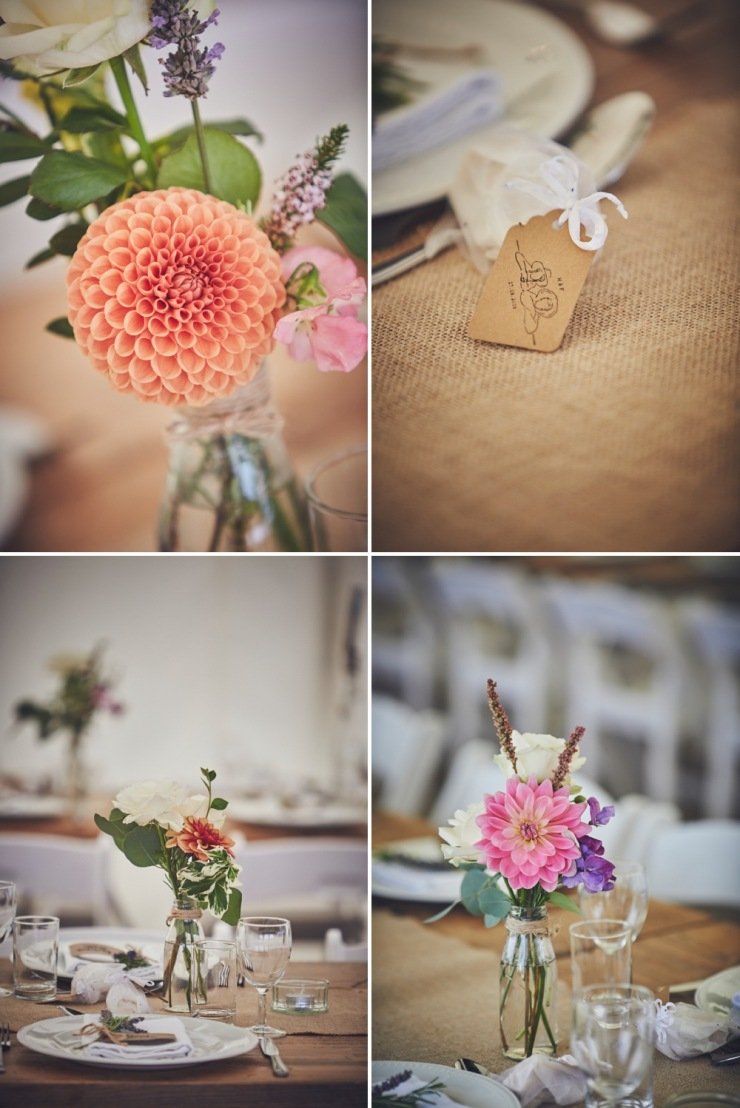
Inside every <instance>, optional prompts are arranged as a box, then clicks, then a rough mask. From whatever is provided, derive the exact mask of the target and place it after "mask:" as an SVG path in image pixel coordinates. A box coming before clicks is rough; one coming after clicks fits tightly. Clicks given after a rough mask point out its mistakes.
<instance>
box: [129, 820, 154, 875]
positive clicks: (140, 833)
mask: <svg viewBox="0 0 740 1108" xmlns="http://www.w3.org/2000/svg"><path fill="white" fill-rule="evenodd" d="M161 845H162V844H161V843H160V841H159V833H158V832H157V830H156V828H154V827H137V826H135V827H134V828H133V830H131V831H129V832H128V833H127V834H126V836H125V838H124V839H123V845H122V847H121V849H122V850H123V853H124V854H125V855H126V857H127V858H128V860H129V862H131V863H132V865H134V866H138V867H139V868H140V869H146V867H147V866H156V865H158V864H159V855H160V852H161Z"/></svg>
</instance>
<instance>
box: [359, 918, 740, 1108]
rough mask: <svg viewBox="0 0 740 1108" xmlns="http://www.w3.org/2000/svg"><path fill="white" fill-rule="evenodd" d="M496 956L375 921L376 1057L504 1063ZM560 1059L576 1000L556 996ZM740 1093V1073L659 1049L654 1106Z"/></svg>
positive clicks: (429, 930) (415, 927)
mask: <svg viewBox="0 0 740 1108" xmlns="http://www.w3.org/2000/svg"><path fill="white" fill-rule="evenodd" d="M498 964H499V960H498V954H496V953H495V952H493V951H492V952H491V953H490V954H489V953H487V952H483V951H481V950H479V949H474V948H472V947H469V946H467V945H465V944H464V943H461V942H459V941H458V940H457V939H453V938H449V937H448V936H445V935H441V934H440V933H439V932H435V931H434V925H433V924H431V925H429V926H425V925H424V924H420V923H419V922H417V921H416V920H410V919H402V918H398V917H395V916H392V915H391V914H390V913H388V912H375V913H374V915H373V1009H372V1011H373V1019H372V1027H373V1031H372V1057H373V1058H375V1059H390V1060H392V1059H398V1060H399V1061H415V1062H416V1061H418V1062H438V1063H440V1064H442V1065H446V1066H453V1065H454V1064H455V1059H456V1058H458V1057H460V1056H464V1057H466V1058H473V1059H475V1060H476V1061H477V1062H481V1063H482V1064H483V1065H485V1066H487V1067H488V1068H489V1069H491V1070H493V1072H494V1073H500V1072H501V1071H502V1070H504V1069H506V1068H508V1067H509V1066H511V1065H512V1064H513V1063H512V1062H510V1061H509V1060H508V1059H506V1058H504V1056H503V1054H502V1052H501V1047H500V1043H499V1033H498ZM558 1022H559V1026H560V1044H561V1049H560V1051H559V1053H560V1054H567V1053H568V1038H569V1022H570V995H569V992H568V990H567V989H566V988H565V987H559V990H558ZM696 1089H701V1090H702V1091H704V1092H706V1091H708V1090H710V1089H711V1090H716V1091H719V1092H732V1091H736V1090H737V1070H734V1071H733V1069H732V1067H727V1066H725V1067H715V1066H712V1064H711V1063H710V1062H709V1060H708V1059H707V1058H696V1059H691V1060H688V1061H683V1062H674V1061H671V1060H670V1059H668V1058H666V1057H664V1056H663V1055H662V1054H660V1053H658V1052H657V1051H656V1055H655V1096H654V1099H655V1105H656V1108H660V1106H661V1105H662V1104H664V1103H665V1101H666V1098H667V1097H668V1096H669V1095H670V1094H671V1093H678V1092H691V1091H693V1090H696Z"/></svg>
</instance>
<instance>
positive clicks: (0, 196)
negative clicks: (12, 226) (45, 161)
mask: <svg viewBox="0 0 740 1108" xmlns="http://www.w3.org/2000/svg"><path fill="white" fill-rule="evenodd" d="M30 180H31V178H30V176H29V177H14V178H13V180H12V181H5V182H4V184H2V185H0V208H4V207H5V206H6V204H13V203H15V201H16V200H20V198H21V197H22V196H25V195H26V193H27V192H28V182H29V181H30Z"/></svg>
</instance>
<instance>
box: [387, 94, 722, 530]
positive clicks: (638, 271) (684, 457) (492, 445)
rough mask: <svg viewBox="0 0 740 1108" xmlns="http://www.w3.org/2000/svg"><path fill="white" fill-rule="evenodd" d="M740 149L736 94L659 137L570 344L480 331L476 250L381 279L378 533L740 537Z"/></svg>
mask: <svg viewBox="0 0 740 1108" xmlns="http://www.w3.org/2000/svg"><path fill="white" fill-rule="evenodd" d="M737 149H738V110H737V105H736V103H735V102H734V101H728V100H720V101H713V102H712V101H710V102H706V101H705V102H698V103H696V104H694V105H692V106H691V107H690V108H689V109H687V110H686V111H684V112H682V113H681V114H680V116H678V117H677V118H676V119H675V120H672V121H670V122H666V123H665V124H664V125H663V126H662V128H661V129H660V130H659V131H658V132H657V133H656V134H655V135H654V136H653V137H651V138H650V139H648V141H647V143H646V145H645V146H644V147H643V149H642V150H641V151H640V153H639V155H638V157H637V159H636V160H635V162H634V163H633V165H632V166H631V167H630V170H629V172H628V174H627V175H626V176H625V178H624V181H623V182H621V183H620V184H619V185H617V186H615V188H616V191H617V193H618V194H619V195H620V197H621V198H622V199H623V201H624V203H625V205H626V207H627V208H628V210H629V215H630V218H629V221H628V222H626V223H625V222H624V221H623V220H621V219H620V218H619V217H617V216H616V215H615V214H613V213H612V212H611V211H609V212H608V213H607V215H608V219H609V227H610V235H609V241H608V242H607V245H606V248H605V250H604V253H603V255H602V256H601V257H600V258H599V259H598V260H597V262H596V263H595V265H594V267H593V269H592V271H591V273H590V275H589V277H588V280H587V282H586V286H585V288H584V290H583V293H582V295H581V298H580V301H579V303H578V305H577V307H576V311H575V314H574V317H573V319H572V321H571V324H570V328H569V330H568V332H567V334H566V337H565V341H564V343H563V346H562V347H561V349H560V350H559V351H556V352H555V353H552V354H542V353H536V352H530V351H526V350H516V349H511V348H507V347H502V346H495V345H490V344H487V343H481V342H475V341H474V340H472V339H469V338H468V337H467V325H468V321H469V319H470V316H471V314H472V312H473V309H474V307H475V304H476V301H477V298H478V295H479V293H480V289H481V285H482V277H481V275H480V274H479V273H478V272H477V271H476V270H474V269H473V268H472V266H471V265H470V264H469V263H468V262H467V261H466V260H465V259H464V258H463V257H462V256H461V255H460V253H459V252H458V251H457V250H452V251H449V252H447V253H446V254H444V255H442V256H440V257H438V258H437V259H435V260H434V261H432V262H430V263H427V264H426V265H425V266H422V267H420V268H418V269H416V270H414V271H412V272H410V273H409V274H407V275H405V276H404V277H401V278H399V279H397V280H395V281H392V282H390V283H388V284H387V285H384V286H382V287H380V288H378V290H377V292H376V293H375V295H374V300H373V441H374V462H373V465H374V468H373V486H374V527H373V549H374V550H379V551H388V550H398V551H425V550H429V551H461V550H472V551H476V550H480V551H543V550H558V551H579V550H580V551H586V550H600V551H601V550H615V551H623V550H635V551H643V550H665V551H669V550H682V551H683V550H697V551H699V550H723V551H724V550H732V549H737V538H738V530H740V528H739V527H738V524H739V523H740V511H739V510H738V479H737V478H738V473H740V438H739V436H738V420H737V404H738V400H739V399H740V398H739V396H738V374H737V370H738V322H739V321H740V308H739V307H738V299H737V291H736V278H737V259H738V237H737V233H736V232H737V195H738V190H737V181H738V168H739V167H738V158H737ZM605 207H607V208H608V207H609V205H605Z"/></svg>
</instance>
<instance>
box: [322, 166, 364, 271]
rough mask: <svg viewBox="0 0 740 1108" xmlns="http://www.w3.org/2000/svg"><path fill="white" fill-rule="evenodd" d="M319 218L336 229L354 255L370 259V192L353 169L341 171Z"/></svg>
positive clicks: (330, 228)
mask: <svg viewBox="0 0 740 1108" xmlns="http://www.w3.org/2000/svg"><path fill="white" fill-rule="evenodd" d="M316 218H317V219H318V220H319V221H320V222H321V223H323V224H324V225H325V226H326V227H328V228H329V230H331V231H333V232H334V234H335V235H336V236H337V238H338V239H339V240H340V242H343V243H344V245H345V246H346V247H347V249H348V250H350V251H351V252H352V253H353V254H354V255H355V257H357V258H362V259H363V260H364V259H367V193H366V192H365V190H364V188H363V187H362V185H361V184H360V182H359V181H358V180H357V178H356V177H353V176H352V174H351V173H340V174H339V175H338V176H337V177H335V179H334V184H333V185H332V186H331V188H330V189H329V192H328V193H327V197H326V207H324V208H321V210H320V211H318V212H317V213H316Z"/></svg>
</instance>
